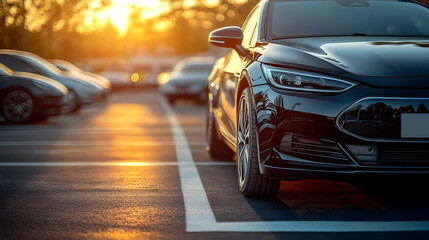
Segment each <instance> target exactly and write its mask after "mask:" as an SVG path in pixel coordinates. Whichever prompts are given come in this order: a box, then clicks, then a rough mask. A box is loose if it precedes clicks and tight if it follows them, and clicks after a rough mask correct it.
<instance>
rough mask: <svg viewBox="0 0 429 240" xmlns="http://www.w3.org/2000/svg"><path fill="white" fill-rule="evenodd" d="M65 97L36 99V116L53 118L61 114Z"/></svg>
mask: <svg viewBox="0 0 429 240" xmlns="http://www.w3.org/2000/svg"><path fill="white" fill-rule="evenodd" d="M65 98H66V96H49V97H42V98H40V99H38V101H37V103H36V104H37V105H36V109H37V112H36V114H37V115H39V116H55V115H59V114H61V113H62V109H63V104H64V99H65Z"/></svg>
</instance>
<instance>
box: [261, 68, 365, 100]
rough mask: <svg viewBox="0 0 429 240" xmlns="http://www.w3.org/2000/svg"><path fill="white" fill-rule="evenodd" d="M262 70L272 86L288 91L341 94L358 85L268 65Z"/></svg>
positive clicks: (316, 74)
mask: <svg viewBox="0 0 429 240" xmlns="http://www.w3.org/2000/svg"><path fill="white" fill-rule="evenodd" d="M262 68H263V70H264V74H265V76H266V77H267V79H268V81H269V82H270V83H271V84H272V85H274V86H275V87H278V88H282V89H287V90H296V91H306V92H325V93H339V92H344V91H347V90H348V89H350V88H352V87H354V86H356V85H357V84H356V83H353V82H349V81H346V80H342V79H337V78H333V77H329V76H325V75H323V74H318V73H311V72H306V71H300V70H295V69H284V68H277V67H272V66H267V65H262Z"/></svg>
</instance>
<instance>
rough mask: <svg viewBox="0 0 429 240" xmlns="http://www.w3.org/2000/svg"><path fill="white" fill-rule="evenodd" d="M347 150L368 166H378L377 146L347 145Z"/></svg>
mask: <svg viewBox="0 0 429 240" xmlns="http://www.w3.org/2000/svg"><path fill="white" fill-rule="evenodd" d="M347 148H348V149H349V150H350V151H351V152H352V153H353V155H354V156H355V157H356V158H357V160H359V162H361V163H363V164H367V165H377V160H378V149H377V146H376V145H353V144H347Z"/></svg>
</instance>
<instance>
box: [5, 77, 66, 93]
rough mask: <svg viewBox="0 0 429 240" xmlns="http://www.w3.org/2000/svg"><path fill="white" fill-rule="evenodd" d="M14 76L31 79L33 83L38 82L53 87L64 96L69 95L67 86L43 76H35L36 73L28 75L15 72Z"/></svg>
mask: <svg viewBox="0 0 429 240" xmlns="http://www.w3.org/2000/svg"><path fill="white" fill-rule="evenodd" d="M13 76H14V77H19V78H25V79H29V80H32V81H37V82H40V83H44V84H48V85H50V86H51V87H53V88H56V89H58V90H59V91H61V92H62V93H64V94H67V93H68V90H67V87H66V86H64V85H63V84H61V83H59V82H57V81H55V80H53V79H51V78H48V77H45V76H41V75H38V74H34V73H27V72H13Z"/></svg>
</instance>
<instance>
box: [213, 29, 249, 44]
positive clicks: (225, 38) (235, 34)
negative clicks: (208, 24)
mask: <svg viewBox="0 0 429 240" xmlns="http://www.w3.org/2000/svg"><path fill="white" fill-rule="evenodd" d="M209 42H210V43H211V44H213V45H214V46H218V47H224V48H235V47H236V46H239V45H241V43H242V42H243V31H242V30H241V28H239V27H223V28H219V29H216V30H214V31H212V32H211V33H210V35H209Z"/></svg>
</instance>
